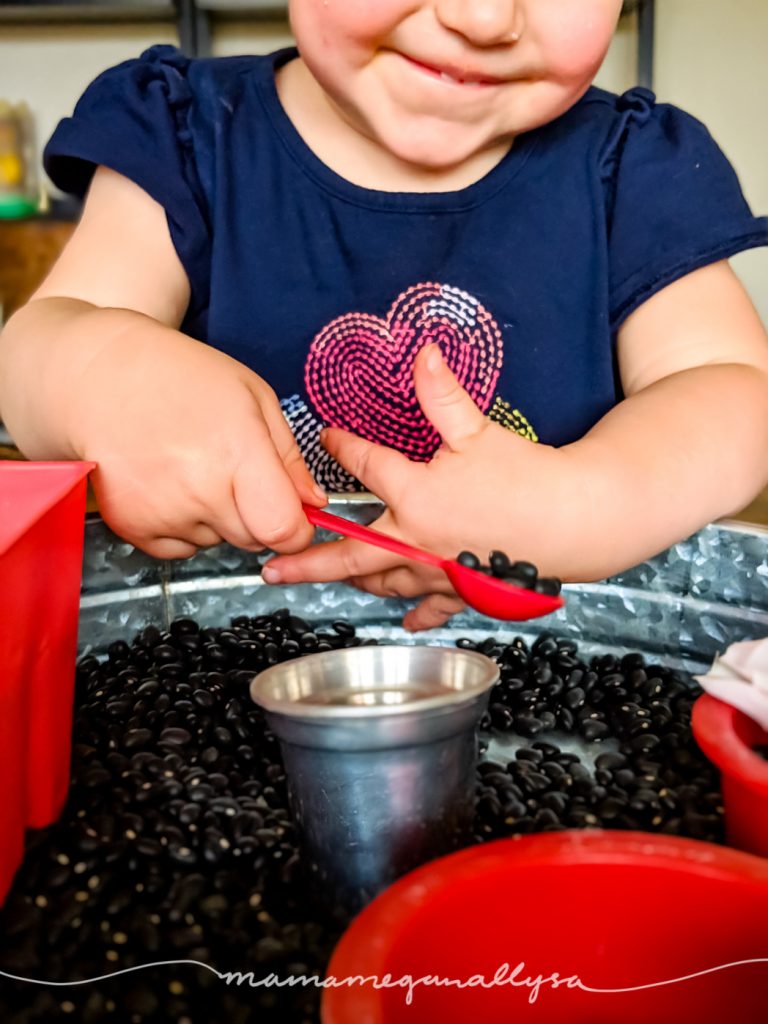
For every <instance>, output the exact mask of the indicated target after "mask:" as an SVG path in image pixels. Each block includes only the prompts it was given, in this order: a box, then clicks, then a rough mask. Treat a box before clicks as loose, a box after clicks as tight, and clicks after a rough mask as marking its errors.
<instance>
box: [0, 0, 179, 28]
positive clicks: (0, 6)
mask: <svg viewBox="0 0 768 1024" xmlns="http://www.w3.org/2000/svg"><path fill="white" fill-rule="evenodd" d="M176 17H177V10H176V5H175V4H174V3H173V2H172V0H79V2H75V3H73V2H71V0H31V2H30V0H24V2H23V3H19V2H14V0H10V2H9V0H0V22H18V23H20V24H21V23H30V22H32V23H37V24H40V23H41V22H45V23H51V22H84V21H89V22H91V21H100V22H105V21H106V22H113V21H115V22H116V21H173V20H174V19H175V18H176Z"/></svg>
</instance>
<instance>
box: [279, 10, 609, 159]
mask: <svg viewBox="0 0 768 1024" xmlns="http://www.w3.org/2000/svg"><path fill="white" fill-rule="evenodd" d="M620 9H621V0H290V13H291V24H292V27H293V31H294V34H295V36H296V40H297V43H298V46H299V50H300V52H301V56H302V58H303V60H304V62H305V64H306V65H307V66H308V67H309V69H310V71H311V72H312V74H313V76H314V78H315V80H316V81H317V82H318V83H319V84H320V86H321V87H322V89H323V91H324V92H325V94H326V96H327V97H328V98H329V99H330V100H331V101H332V104H333V106H334V108H335V109H336V110H337V112H338V113H340V114H341V116H342V117H343V119H344V120H345V121H346V122H347V123H348V124H349V125H351V126H352V127H353V128H354V129H355V130H356V131H358V132H360V133H362V134H363V135H364V136H366V137H367V138H369V139H373V140H374V141H375V142H377V143H378V144H380V145H382V146H383V147H384V148H385V149H386V150H388V151H389V152H390V153H391V154H393V155H394V156H396V157H397V158H399V159H400V160H404V161H406V162H407V163H410V164H415V165H418V166H420V167H425V168H433V169H435V170H437V169H441V168H450V167H454V166H457V165H458V164H460V163H462V162H463V161H465V160H468V159H470V158H471V157H473V156H474V155H476V154H477V153H480V152H482V151H484V150H490V149H493V148H494V147H496V146H500V145H502V144H508V143H509V141H510V140H511V139H512V138H513V137H514V136H515V135H517V134H518V133H520V132H524V131H527V130H528V129H530V128H534V127H537V126H539V125H542V124H545V123H546V122H548V121H551V120H553V119H554V118H556V117H557V116H558V115H560V114H561V113H563V112H564V111H565V110H567V109H568V108H569V107H571V106H572V105H573V104H574V103H575V102H576V100H578V99H579V97H580V96H581V95H582V94H583V93H584V92H585V91H586V89H587V88H588V86H589V84H590V82H591V81H592V79H593V77H594V75H595V73H596V71H597V69H598V68H599V66H600V64H601V62H602V60H603V57H604V56H605V53H606V50H607V49H608V45H609V43H610V39H611V36H612V34H613V30H614V28H615V26H616V22H617V20H618V16H619V12H620Z"/></svg>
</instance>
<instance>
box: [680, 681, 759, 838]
mask: <svg viewBox="0 0 768 1024" xmlns="http://www.w3.org/2000/svg"><path fill="white" fill-rule="evenodd" d="M691 728H692V729H693V735H694V736H695V737H696V742H697V743H698V744H699V746H700V747H701V749H702V750H703V751H704V753H705V754H706V756H707V757H708V758H709V760H710V761H712V763H713V764H715V765H717V767H718V768H719V769H720V772H721V781H722V788H723V807H724V808H725V828H726V833H727V836H728V842H729V843H731V845H733V846H736V847H738V848H739V849H740V850H748V851H749V852H750V853H758V854H760V855H761V856H762V857H768V761H766V760H765V759H764V758H762V757H760V755H759V754H756V753H755V750H754V748H755V747H757V746H761V745H762V744H766V745H768V732H765V730H764V729H761V728H760V726H759V725H758V724H757V722H755V721H753V719H751V718H750V717H749V716H748V715H745V714H744V712H743V711H739V710H738V709H737V708H734V707H732V706H731V705H730V704H726V703H725V702H724V701H721V700H718V699H717V698H716V697H711V696H710V695H709V694H708V693H705V694H702V696H701V697H699V699H698V700H697V701H696V703H695V704H694V705H693V712H692V715H691Z"/></svg>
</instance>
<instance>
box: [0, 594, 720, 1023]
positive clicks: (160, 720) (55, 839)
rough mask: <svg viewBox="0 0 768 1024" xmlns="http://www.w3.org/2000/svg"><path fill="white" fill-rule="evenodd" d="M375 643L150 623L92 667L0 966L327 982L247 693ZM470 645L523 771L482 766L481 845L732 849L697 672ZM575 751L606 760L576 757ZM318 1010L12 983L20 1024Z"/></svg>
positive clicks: (326, 949) (184, 994)
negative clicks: (270, 677) (300, 663)
mask: <svg viewBox="0 0 768 1024" xmlns="http://www.w3.org/2000/svg"><path fill="white" fill-rule="evenodd" d="M373 642H374V641H371V640H362V639H361V638H359V637H357V636H356V634H355V630H354V628H353V627H351V626H350V625H349V624H347V623H346V622H336V623H333V624H332V625H331V626H325V627H322V628H321V627H317V628H312V627H311V626H310V624H309V623H307V622H305V621H303V620H302V619H299V618H296V617H295V616H292V615H290V614H289V613H288V611H286V610H283V611H278V612H276V613H274V614H273V615H269V616H261V617H256V618H250V617H246V616H242V617H239V618H236V619H234V620H233V622H232V624H231V626H230V627H229V628H226V629H208V628H206V629H201V628H200V627H199V626H198V625H197V624H196V623H195V622H194V621H192V620H190V619H179V620H177V621H175V622H174V623H173V624H172V625H171V627H170V630H169V631H168V632H165V631H162V630H160V629H157V628H155V627H153V626H149V627H147V628H145V629H144V630H142V632H140V633H139V634H138V635H137V636H136V637H135V638H134V639H133V641H132V642H131V643H125V642H122V641H120V642H117V643H114V644H112V646H111V647H110V648H109V652H108V656H107V658H106V659H99V658H96V657H94V656H88V657H85V658H84V659H83V660H82V661H81V662H80V664H79V667H78V674H77V695H76V713H75V720H74V737H73V742H74V749H73V781H72V787H71V791H70V795H69V799H68V802H67V805H66V807H65V810H64V812H63V814H62V816H61V818H60V820H59V821H58V822H57V823H56V824H54V825H52V826H50V827H49V828H47V829H44V830H41V831H39V832H36V833H32V834H31V835H30V837H29V841H28V845H27V852H26V857H25V860H24V863H23V865H22V867H21V868H20V870H19V872H18V874H17V876H16V879H15V881H14V885H13V887H12V890H11V892H10V893H9V895H8V897H7V899H6V903H5V906H4V908H3V909H2V911H0V971H4V972H6V973H10V974H14V975H18V976H21V977H25V978H43V979H46V980H48V981H75V980H79V979H89V978H91V979H92V978H98V977H100V976H102V975H109V974H113V973H115V972H118V971H121V970H125V969H127V968H131V967H134V966H138V965H142V964H148V963H156V962H158V961H168V960H193V961H198V962H199V964H200V965H205V964H207V965H211V966H212V967H214V968H215V969H217V970H220V971H238V970H241V971H249V970H250V971H253V972H254V975H255V977H256V978H262V977H265V976H267V975H269V974H270V973H274V974H276V975H278V976H279V977H282V978H286V977H288V976H290V975H294V976H299V975H304V976H310V975H316V976H318V977H321V976H322V974H323V971H324V968H325V965H326V964H327V962H328V959H329V956H330V953H331V950H332V948H333V946H334V944H335V942H336V941H337V939H338V936H339V929H338V925H335V924H332V923H330V922H328V921H326V920H323V919H322V918H321V917H320V916H319V913H318V912H317V911H316V910H315V906H314V904H313V901H312V894H311V891H310V890H309V888H308V887H307V885H306V882H305V879H304V876H303V874H302V870H301V859H300V855H299V851H298V836H297V834H296V831H295V829H294V826H293V823H292V819H291V815H290V812H289V810H288V802H287V792H286V780H285V775H284V771H283V768H282V765H281V760H280V753H279V747H278V744H277V741H276V740H275V738H274V737H273V736H272V734H271V733H270V732H269V730H268V729H267V728H266V726H265V722H264V719H263V716H262V713H261V711H260V709H259V708H257V707H256V706H255V705H254V704H253V703H252V702H251V700H250V697H249V693H248V688H249V684H250V681H251V679H252V678H253V675H254V674H255V673H256V672H258V671H260V670H261V669H263V668H265V667H267V666H269V665H272V664H276V663H277V662H279V661H284V660H287V659H289V658H294V657H296V656H298V655H301V654H304V653H311V652H314V651H319V650H330V649H334V648H339V647H350V646H357V645H360V644H369V643H373ZM457 642H458V645H459V646H461V647H465V648H477V649H478V650H480V651H481V652H483V653H485V654H487V655H488V656H490V657H492V658H495V659H496V661H497V662H498V663H499V665H500V667H501V679H500V681H499V683H498V684H497V686H496V687H495V689H494V691H493V692H492V694H491V700H490V703H489V709H488V713H487V715H486V717H485V719H484V722H483V727H484V734H483V739H482V740H481V748H482V747H485V748H486V749H488V744H489V743H490V744H493V746H492V747H491V748H490V752H491V753H493V752H495V751H496V750H497V748H501V749H504V748H507V747H508V749H509V750H510V754H509V760H508V762H505V763H502V761H501V760H499V759H498V755H496V758H497V759H496V760H488V759H487V756H486V759H484V760H482V761H481V763H480V765H479V770H478V778H477V781H478V803H477V815H476V819H475V838H476V840H477V841H479V842H482V841H485V840H488V839H492V838H496V837H501V836H513V835H519V834H524V833H529V832H534V831H550V830H556V829H562V828H571V827H589V826H604V827H607V828H622V829H630V828H632V829H637V828H639V829H645V830H652V831H661V832H667V833H675V834H679V835H688V836H694V837H697V838H702V839H709V840H715V841H721V840H722V808H721V806H720V792H719V785H718V778H717V774H716V772H715V771H714V770H713V769H712V768H711V766H710V765H709V763H708V762H707V761H706V760H705V759H704V757H703V755H701V754H700V752H699V751H698V748H697V747H696V745H695V743H694V741H693V739H692V737H691V732H690V711H691V705H692V703H693V700H694V699H695V697H696V696H697V693H698V691H697V690H696V688H695V687H694V686H693V684H692V683H691V681H690V680H689V679H688V678H687V677H683V676H682V675H679V674H678V673H676V672H674V671H671V670H669V669H666V668H664V667H663V666H660V665H656V664H648V663H646V661H645V660H644V659H643V658H642V657H641V656H640V655H638V654H628V655H626V656H625V657H623V658H621V659H619V658H616V657H613V656H610V655H606V656H601V657H596V658H592V659H591V660H589V661H587V660H583V659H581V658H580V657H579V654H578V650H577V647H576V644H575V643H573V642H572V641H570V640H563V639H555V638H554V637H552V636H550V635H548V634H543V635H541V636H540V637H539V638H538V639H537V640H536V641H535V643H533V645H532V646H531V647H529V646H528V645H527V644H526V643H525V642H524V641H523V640H522V639H521V638H516V639H515V640H513V641H512V642H511V643H501V642H499V641H497V640H496V639H495V638H492V637H491V638H488V639H487V640H484V641H482V642H481V643H479V644H475V643H474V642H472V641H470V640H467V639H462V640H459V641H457ZM574 736H576V737H579V738H580V739H581V740H583V741H585V744H586V749H587V750H588V753H589V756H583V757H581V756H579V755H577V754H574V753H571V752H564V751H563V750H561V747H560V745H558V744H564V743H565V740H564V739H563V737H565V738H567V739H568V741H569V742H572V738H573V737H574ZM512 739H514V740H516V741H517V744H518V746H517V749H516V750H515V752H514V754H512V752H511V751H512V749H513V748H512V745H511V744H508V741H510V740H512ZM520 744H522V745H520ZM595 754H596V755H597V756H596V757H595V756H594V755H595ZM319 1002H320V990H318V989H316V988H314V987H312V988H304V987H302V986H297V987H284V988H280V989H277V988H274V987H273V988H266V987H260V988H252V987H249V986H247V985H245V986H241V987H234V986H228V985H227V984H226V983H225V982H224V981H222V980H221V979H220V978H218V977H217V976H216V975H215V974H213V973H212V972H211V971H209V970H207V969H206V968H205V967H204V966H195V965H192V964H181V965H176V966H170V965H166V966H156V967H152V968H149V969H144V970H141V971H136V972H133V973H129V974H123V975H119V974H118V975H117V976H116V977H114V978H112V979H107V980H101V981H98V982H95V983H92V984H87V985H82V986H76V987H62V988H51V987H46V986H37V985H33V984H30V983H29V982H15V981H10V980H8V979H7V978H3V977H2V976H0V1020H2V1021H3V1022H8V1024H28V1022H32V1021H35V1022H46V1024H48V1022H52V1021H66V1020H70V1021H77V1022H82V1024H94V1022H102V1021H105V1022H109V1021H116V1022H120V1024H152V1022H162V1024H197V1022H198V1021H207V1022H218V1021H225V1020H226V1021H228V1022H229V1021H232V1022H235V1024H238V1022H244V1024H245V1022H247V1021H254V1020H257V1019H258V1020H259V1021H260V1022H272V1021H275V1022H277V1021H280V1022H282V1024H293V1022H297V1024H298V1022H304V1021H307V1022H310V1021H316V1020H317V1018H318V1007H319Z"/></svg>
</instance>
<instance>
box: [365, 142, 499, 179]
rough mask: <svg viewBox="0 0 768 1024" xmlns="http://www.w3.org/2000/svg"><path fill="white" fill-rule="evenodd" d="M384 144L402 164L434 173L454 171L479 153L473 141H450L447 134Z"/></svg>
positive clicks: (478, 148)
mask: <svg viewBox="0 0 768 1024" xmlns="http://www.w3.org/2000/svg"><path fill="white" fill-rule="evenodd" d="M385 144H386V145H387V148H388V149H389V151H390V152H391V153H392V154H393V155H394V156H396V157H398V159H400V160H402V161H403V162H404V163H406V164H411V165H413V166H414V167H416V168H421V169H424V170H426V171H435V172H439V171H450V170H454V169H456V168H458V167H460V166H461V165H462V164H466V163H468V162H470V161H471V160H472V159H473V158H474V157H476V156H477V155H478V153H479V151H480V147H478V145H477V144H476V143H475V142H474V140H471V141H470V140H466V139H455V140H454V139H450V138H449V137H447V133H443V134H442V135H441V134H439V133H436V134H435V135H434V136H432V137H430V136H429V135H428V134H424V135H422V136H421V137H420V138H413V139H402V138H399V139H393V140H387V141H386V142H385ZM483 148H484V147H483Z"/></svg>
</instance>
